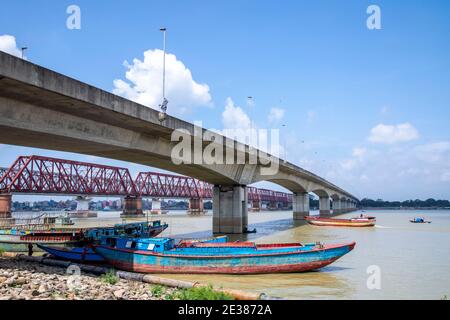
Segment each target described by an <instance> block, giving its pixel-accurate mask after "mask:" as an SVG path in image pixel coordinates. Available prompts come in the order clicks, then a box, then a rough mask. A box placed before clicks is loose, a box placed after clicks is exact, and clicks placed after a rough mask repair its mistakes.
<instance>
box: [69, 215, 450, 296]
mask: <svg viewBox="0 0 450 320" xmlns="http://www.w3.org/2000/svg"><path fill="white" fill-rule="evenodd" d="M312 214H314V213H312ZM358 214H360V213H359V212H354V213H350V214H345V215H340V216H339V217H340V218H345V217H352V216H355V215H358ZM366 214H367V213H366ZM369 214H370V215H373V216H376V218H377V225H376V227H375V228H342V227H317V226H312V225H308V224H305V222H303V221H293V220H292V212H288V211H272V212H258V213H249V224H250V226H249V228H250V229H251V228H256V229H257V231H258V232H257V233H256V234H249V235H242V236H232V237H231V239H232V240H251V241H255V242H257V243H271V242H303V243H307V242H315V241H321V242H324V243H345V242H351V241H356V247H355V249H354V250H353V251H352V252H350V253H349V254H347V255H346V256H344V257H342V258H341V259H339V260H338V261H336V262H334V263H333V264H331V265H330V266H328V267H325V268H323V269H321V270H319V271H315V272H307V273H296V274H293V273H291V274H264V275H239V276H236V275H164V277H170V278H174V279H182V280H190V281H199V282H203V283H211V284H213V285H215V286H223V287H227V288H231V289H242V290H246V291H254V292H264V293H266V294H268V295H271V296H277V297H282V298H287V299H441V298H443V297H444V296H450V211H438V210H431V211H407V210H393V211H371V212H370V213H369ZM414 216H422V217H425V218H426V220H431V221H432V223H430V224H413V223H410V222H409V219H411V218H413V217H414ZM156 218H161V219H162V220H163V221H166V222H167V223H169V227H168V229H167V230H166V231H164V232H163V233H162V234H161V236H165V237H177V238H178V237H181V238H183V237H188V238H195V237H207V236H211V235H212V234H211V226H212V216H211V215H210V214H208V215H205V216H195V217H194V216H188V215H186V214H184V212H181V211H178V212H177V211H174V212H169V214H167V215H163V216H159V217H152V219H156ZM119 222H121V219H120V218H119V213H117V212H111V213H103V212H99V218H97V219H76V225H77V226H92V225H98V224H101V225H112V224H114V223H119ZM371 266H372V267H371ZM369 267H371V268H375V269H376V270H377V272H376V274H379V275H380V277H379V279H380V281H379V284H380V288H379V289H377V288H372V289H369V288H368V286H367V282H368V278H369V277H370V276H371V274H369V273H368V268H369ZM372 270H373V269H372ZM378 271H379V273H378ZM371 279H372V280H373V276H372V278H371ZM371 283H373V282H371ZM375 283H376V282H375Z"/></svg>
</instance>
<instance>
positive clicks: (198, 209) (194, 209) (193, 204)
mask: <svg viewBox="0 0 450 320" xmlns="http://www.w3.org/2000/svg"><path fill="white" fill-rule="evenodd" d="M204 213H205V209H204V206H203V199H201V198H191V199H189V209H188V214H192V215H199V214H204Z"/></svg>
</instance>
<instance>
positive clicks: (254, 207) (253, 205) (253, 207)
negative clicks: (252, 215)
mask: <svg viewBox="0 0 450 320" xmlns="http://www.w3.org/2000/svg"><path fill="white" fill-rule="evenodd" d="M249 211H251V212H259V211H261V201H259V200H251V201H250V208H249Z"/></svg>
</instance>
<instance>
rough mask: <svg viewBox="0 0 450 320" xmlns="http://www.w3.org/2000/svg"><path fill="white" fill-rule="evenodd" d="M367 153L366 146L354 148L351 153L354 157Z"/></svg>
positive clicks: (361, 156) (360, 156)
mask: <svg viewBox="0 0 450 320" xmlns="http://www.w3.org/2000/svg"><path fill="white" fill-rule="evenodd" d="M366 154H367V149H366V148H354V149H353V151H352V155H353V156H354V157H356V158H359V159H361V158H363V157H364V155H366Z"/></svg>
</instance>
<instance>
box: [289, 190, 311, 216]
mask: <svg viewBox="0 0 450 320" xmlns="http://www.w3.org/2000/svg"><path fill="white" fill-rule="evenodd" d="M292 211H293V214H294V216H293V218H294V220H303V219H305V216H309V194H308V192H302V193H294V194H293V195H292Z"/></svg>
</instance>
